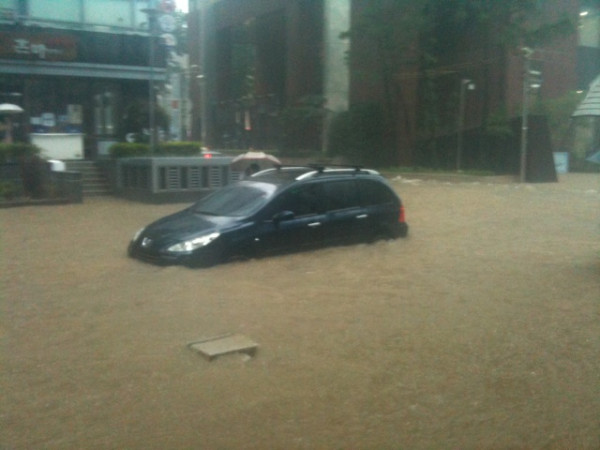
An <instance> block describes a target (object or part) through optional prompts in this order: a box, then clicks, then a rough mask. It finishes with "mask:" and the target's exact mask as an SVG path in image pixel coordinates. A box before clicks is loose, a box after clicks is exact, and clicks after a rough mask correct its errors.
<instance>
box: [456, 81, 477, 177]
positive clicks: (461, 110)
mask: <svg viewBox="0 0 600 450" xmlns="http://www.w3.org/2000/svg"><path fill="white" fill-rule="evenodd" d="M467 89H468V90H469V91H472V90H474V89H475V83H473V82H472V81H471V80H469V79H468V78H463V79H462V80H460V92H459V99H458V130H457V132H458V133H457V134H458V136H457V142H456V171H457V172H460V168H461V158H462V147H463V128H464V122H465V96H466V91H467Z"/></svg>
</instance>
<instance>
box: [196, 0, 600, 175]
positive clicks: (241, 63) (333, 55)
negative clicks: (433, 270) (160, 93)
mask: <svg viewBox="0 0 600 450" xmlns="http://www.w3.org/2000/svg"><path fill="white" fill-rule="evenodd" d="M374 3H379V4H385V3H386V2H385V1H382V2H372V1H371V0H190V38H189V39H190V43H192V46H191V51H190V58H191V63H192V64H193V66H192V67H194V68H195V70H196V76H195V77H194V83H193V85H192V94H191V97H192V101H193V103H194V107H193V113H192V114H193V117H194V119H193V124H194V125H193V130H194V131H193V132H194V134H195V135H196V136H198V137H200V136H202V137H204V138H205V139H206V141H207V142H209V143H210V144H211V145H215V146H224V147H228V146H230V147H239V148H244V147H250V146H252V147H267V148H268V147H276V146H277V144H278V143H281V142H282V136H281V133H282V132H283V131H282V129H281V126H282V125H281V124H282V119H285V117H286V114H287V113H288V112H289V111H290V109H293V108H294V107H296V106H300V107H303V106H306V102H307V101H308V102H309V106H310V101H311V100H312V101H314V102H318V101H321V102H323V103H322V104H323V105H324V110H325V111H326V114H325V117H324V123H323V126H322V128H321V130H322V131H324V133H326V132H327V123H328V117H330V116H331V115H332V114H335V112H338V111H343V110H345V109H347V108H348V107H350V106H352V105H357V104H360V103H367V102H374V103H379V104H382V105H387V107H388V109H392V110H394V111H396V113H395V114H394V116H395V120H397V122H398V123H397V128H398V130H399V131H400V132H399V133H398V135H397V142H396V146H397V154H398V158H397V163H399V164H408V165H410V164H414V163H415V162H417V161H416V160H415V158H414V154H415V152H416V151H415V148H416V147H417V146H418V145H419V142H418V141H419V140H421V141H423V139H431V140H439V141H442V140H444V141H445V142H446V143H447V144H448V143H450V144H449V146H450V147H452V148H448V149H444V150H443V152H446V153H447V156H444V157H443V158H447V159H452V158H453V157H454V156H451V153H452V151H454V150H455V149H456V145H455V144H454V140H455V139H457V122H459V121H460V127H461V128H463V129H464V130H465V131H466V132H471V134H473V133H474V132H475V131H474V130H481V128H482V127H484V126H485V125H486V123H489V121H490V120H492V119H493V118H494V117H495V116H497V115H498V114H499V113H500V112H501V113H502V114H506V115H507V116H508V118H514V119H516V118H518V117H519V116H520V115H521V114H522V105H523V100H524V97H523V85H524V70H525V65H526V61H525V58H524V56H523V55H524V54H523V52H522V51H520V50H519V49H520V48H522V47H524V46H525V44H524V43H518V42H515V43H514V45H512V46H510V47H509V46H507V45H503V44H501V39H495V38H496V37H497V36H493V35H492V34H493V32H491V31H490V30H481V29H479V30H473V29H471V30H469V29H468V27H467V28H465V27H462V26H460V27H456V28H455V29H454V30H452V31H453V33H454V34H453V35H452V36H450V35H449V34H448V33H447V31H448V30H447V29H445V28H444V26H445V25H448V24H446V23H445V21H444V18H443V17H438V18H437V19H436V20H437V21H436V24H437V26H439V27H440V29H439V30H437V32H438V33H439V36H437V37H436V40H437V42H438V43H440V42H441V45H438V48H437V49H438V51H439V54H436V55H435V60H436V61H435V64H431V65H429V66H428V65H427V63H426V62H424V59H423V57H422V56H423V54H424V49H423V48H422V46H423V43H424V42H426V41H427V39H425V38H424V36H422V35H420V36H419V35H418V34H412V35H411V34H410V30H411V26H412V24H411V23H410V21H406V17H410V16H409V15H407V14H398V23H397V26H395V27H391V28H389V29H390V30H392V31H390V32H389V33H388V36H386V38H387V37H389V34H390V33H394V34H396V35H397V36H396V37H395V39H398V40H399V41H398V42H396V47H395V48H397V49H400V51H399V52H396V53H398V54H397V55H395V56H394V57H396V58H397V59H398V60H397V64H396V66H395V67H393V68H392V69H391V70H390V68H389V67H388V68H387V69H386V70H390V72H389V73H387V74H386V73H385V72H383V71H379V72H378V70H379V67H380V65H381V63H382V58H381V55H380V53H379V50H380V49H377V48H376V47H375V46H373V44H372V42H371V43H370V42H368V39H367V38H363V37H361V36H360V35H352V34H351V35H350V37H351V38H350V39H340V34H342V33H343V32H345V31H348V30H351V29H352V27H353V26H355V25H356V24H357V23H359V22H360V21H361V17H363V16H364V14H365V12H366V11H368V13H371V12H372V10H370V8H371V7H372V5H373V4H374ZM388 3H390V4H392V6H394V4H395V2H394V1H390V2H388ZM409 3H410V2H407V4H409ZM396 5H397V4H396ZM448 5H450V2H449V3H448ZM413 6H415V8H419V7H421V8H422V4H419V2H415V3H414V5H413ZM598 6H599V5H598V2H597V0H581V1H572V0H545V1H540V2H538V3H537V5H536V8H537V9H536V11H535V12H534V13H533V14H532V16H531V17H528V18H527V20H526V21H525V22H524V23H525V26H529V27H531V28H532V29H533V28H535V27H537V26H540V25H544V24H552V23H555V22H559V21H561V20H563V19H565V18H568V19H569V20H570V21H571V24H572V25H574V26H573V27H572V30H571V31H569V32H566V33H564V32H563V33H562V34H561V33H559V34H557V35H556V36H555V37H552V38H550V39H547V40H545V43H544V44H541V45H539V46H535V48H533V49H532V50H533V52H532V54H531V55H530V60H529V62H528V64H529V65H530V70H532V71H533V72H537V73H540V74H541V77H542V79H543V83H541V84H540V85H539V86H537V87H536V89H534V90H531V92H530V94H529V95H531V96H532V97H536V98H537V99H546V100H547V99H555V98H559V97H561V96H562V95H565V94H566V93H568V92H574V91H576V90H577V89H587V87H588V85H589V83H590V82H591V81H592V80H593V79H594V78H595V77H596V76H597V75H598V72H599V71H600V67H599V64H600V53H599V52H600V41H599V38H598V36H599V33H600V25H599V23H600V22H599V20H600V19H599V18H598V17H599V16H598ZM444 7H446V6H444V4H442V3H440V7H439V9H438V10H437V11H436V13H437V14H441V13H443V8H444ZM447 7H451V6H447ZM392 9H393V8H392ZM396 9H397V8H396ZM396 12H398V11H396ZM400 13H402V11H400ZM381 20H382V21H388V23H387V24H386V26H388V25H390V23H389V20H390V17H385V16H384V17H382V18H381ZM450 26H451V24H450ZM434 31H435V30H434ZM482 36H484V37H485V36H487V38H489V41H488V42H486V40H485V39H482ZM446 39H447V41H448V42H447V44H448V49H449V51H447V52H444V51H442V50H443V49H444V44H445V43H444V42H443V41H444V40H446ZM440 49H441V50H440ZM389 61H390V59H389V58H388V59H387V60H386V61H384V63H388V62H389ZM386 76H387V80H385V81H384V82H382V79H383V78H385V77H386ZM466 81H468V83H467V84H465V82H466ZM386 83H387V85H386ZM432 86H435V87H433V88H432ZM465 86H469V89H470V88H471V87H472V88H473V89H474V90H473V91H471V90H468V91H463V90H462V89H463V88H464V87H465ZM428 95H429V96H431V95H434V97H435V99H434V100H435V102H433V101H432V100H431V99H430V98H428V97H427V96H428ZM461 100H462V101H464V104H463V105H462V107H461V109H460V111H461V113H460V115H461V117H460V118H459V117H457V116H458V111H459V104H460V103H461ZM528 100H530V101H533V99H528ZM428 102H429V103H428ZM428 108H429V109H428ZM302 111H304V112H306V113H307V114H309V113H310V109H309V108H305V109H304V110H302V108H300V112H302ZM432 111H433V112H432ZM428 115H429V116H428ZM432 115H435V120H430V121H429V122H430V123H427V120H428V118H427V117H431V116H432ZM300 134H302V136H303V137H304V138H305V139H306V146H307V147H310V148H312V149H316V148H319V140H318V139H315V138H313V136H311V135H310V131H309V130H302V129H300ZM471 142H472V145H476V144H477V145H478V142H479V144H480V143H481V141H473V140H472V139H471ZM321 148H323V146H322V145H321Z"/></svg>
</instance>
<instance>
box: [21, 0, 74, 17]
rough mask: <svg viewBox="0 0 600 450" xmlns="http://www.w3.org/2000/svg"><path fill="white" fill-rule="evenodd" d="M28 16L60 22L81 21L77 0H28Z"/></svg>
mask: <svg viewBox="0 0 600 450" xmlns="http://www.w3.org/2000/svg"><path fill="white" fill-rule="evenodd" d="M29 16H30V17H32V18H40V19H46V20H57V21H61V22H81V2H80V1H79V0H30V2H29Z"/></svg>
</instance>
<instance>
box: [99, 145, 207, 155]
mask: <svg viewBox="0 0 600 450" xmlns="http://www.w3.org/2000/svg"><path fill="white" fill-rule="evenodd" d="M201 147H202V144H201V143H200V142H181V141H178V142H163V143H161V144H159V145H158V146H157V147H156V151H155V152H154V154H153V155H152V156H196V155H199V154H200V149H201ZM110 156H112V157H113V158H132V157H138V156H150V146H149V145H148V144H140V143H128V142H118V143H116V144H113V145H112V146H111V147H110Z"/></svg>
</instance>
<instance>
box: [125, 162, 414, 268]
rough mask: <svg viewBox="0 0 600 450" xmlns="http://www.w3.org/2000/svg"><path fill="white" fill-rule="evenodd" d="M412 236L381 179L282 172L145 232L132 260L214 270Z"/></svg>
mask: <svg viewBox="0 0 600 450" xmlns="http://www.w3.org/2000/svg"><path fill="white" fill-rule="evenodd" d="M407 233H408V225H407V223H406V220H405V216H404V206H403V204H402V202H401V200H400V198H399V197H398V196H397V195H396V193H395V192H394V191H393V189H392V188H391V187H390V185H389V184H388V183H387V181H386V180H385V179H384V178H383V177H382V176H381V175H379V173H377V172H376V171H374V170H369V169H363V168H360V167H343V168H342V167H319V166H307V167H285V166H279V167H277V168H273V169H267V170H263V171H261V172H258V173H256V174H254V175H252V176H251V177H249V178H247V179H245V180H243V181H240V182H238V183H235V184H232V185H229V186H226V187H224V188H221V189H219V190H217V191H215V192H213V193H212V194H210V195H208V196H206V197H204V198H202V199H201V200H200V201H198V202H197V203H195V204H193V205H192V206H190V207H189V208H186V209H184V210H183V211H180V212H178V213H175V214H172V215H169V216H167V217H164V218H162V219H159V220H157V221H156V222H154V223H152V224H150V225H148V226H147V227H145V228H143V229H141V230H139V231H138V232H137V233H136V234H135V236H134V237H133V239H132V240H131V242H130V244H129V249H128V253H129V255H130V256H131V257H134V258H138V259H141V260H144V261H148V262H153V263H157V264H186V265H191V266H210V265H213V264H217V263H219V262H222V261H225V260H227V259H230V258H233V257H238V256H241V257H254V256H260V255H263V254H268V253H270V252H286V251H295V250H301V249H303V248H307V247H311V248H314V247H320V246H326V245H334V244H339V243H351V242H357V241H370V240H374V239H378V238H380V237H387V238H396V237H404V236H406V235H407Z"/></svg>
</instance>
